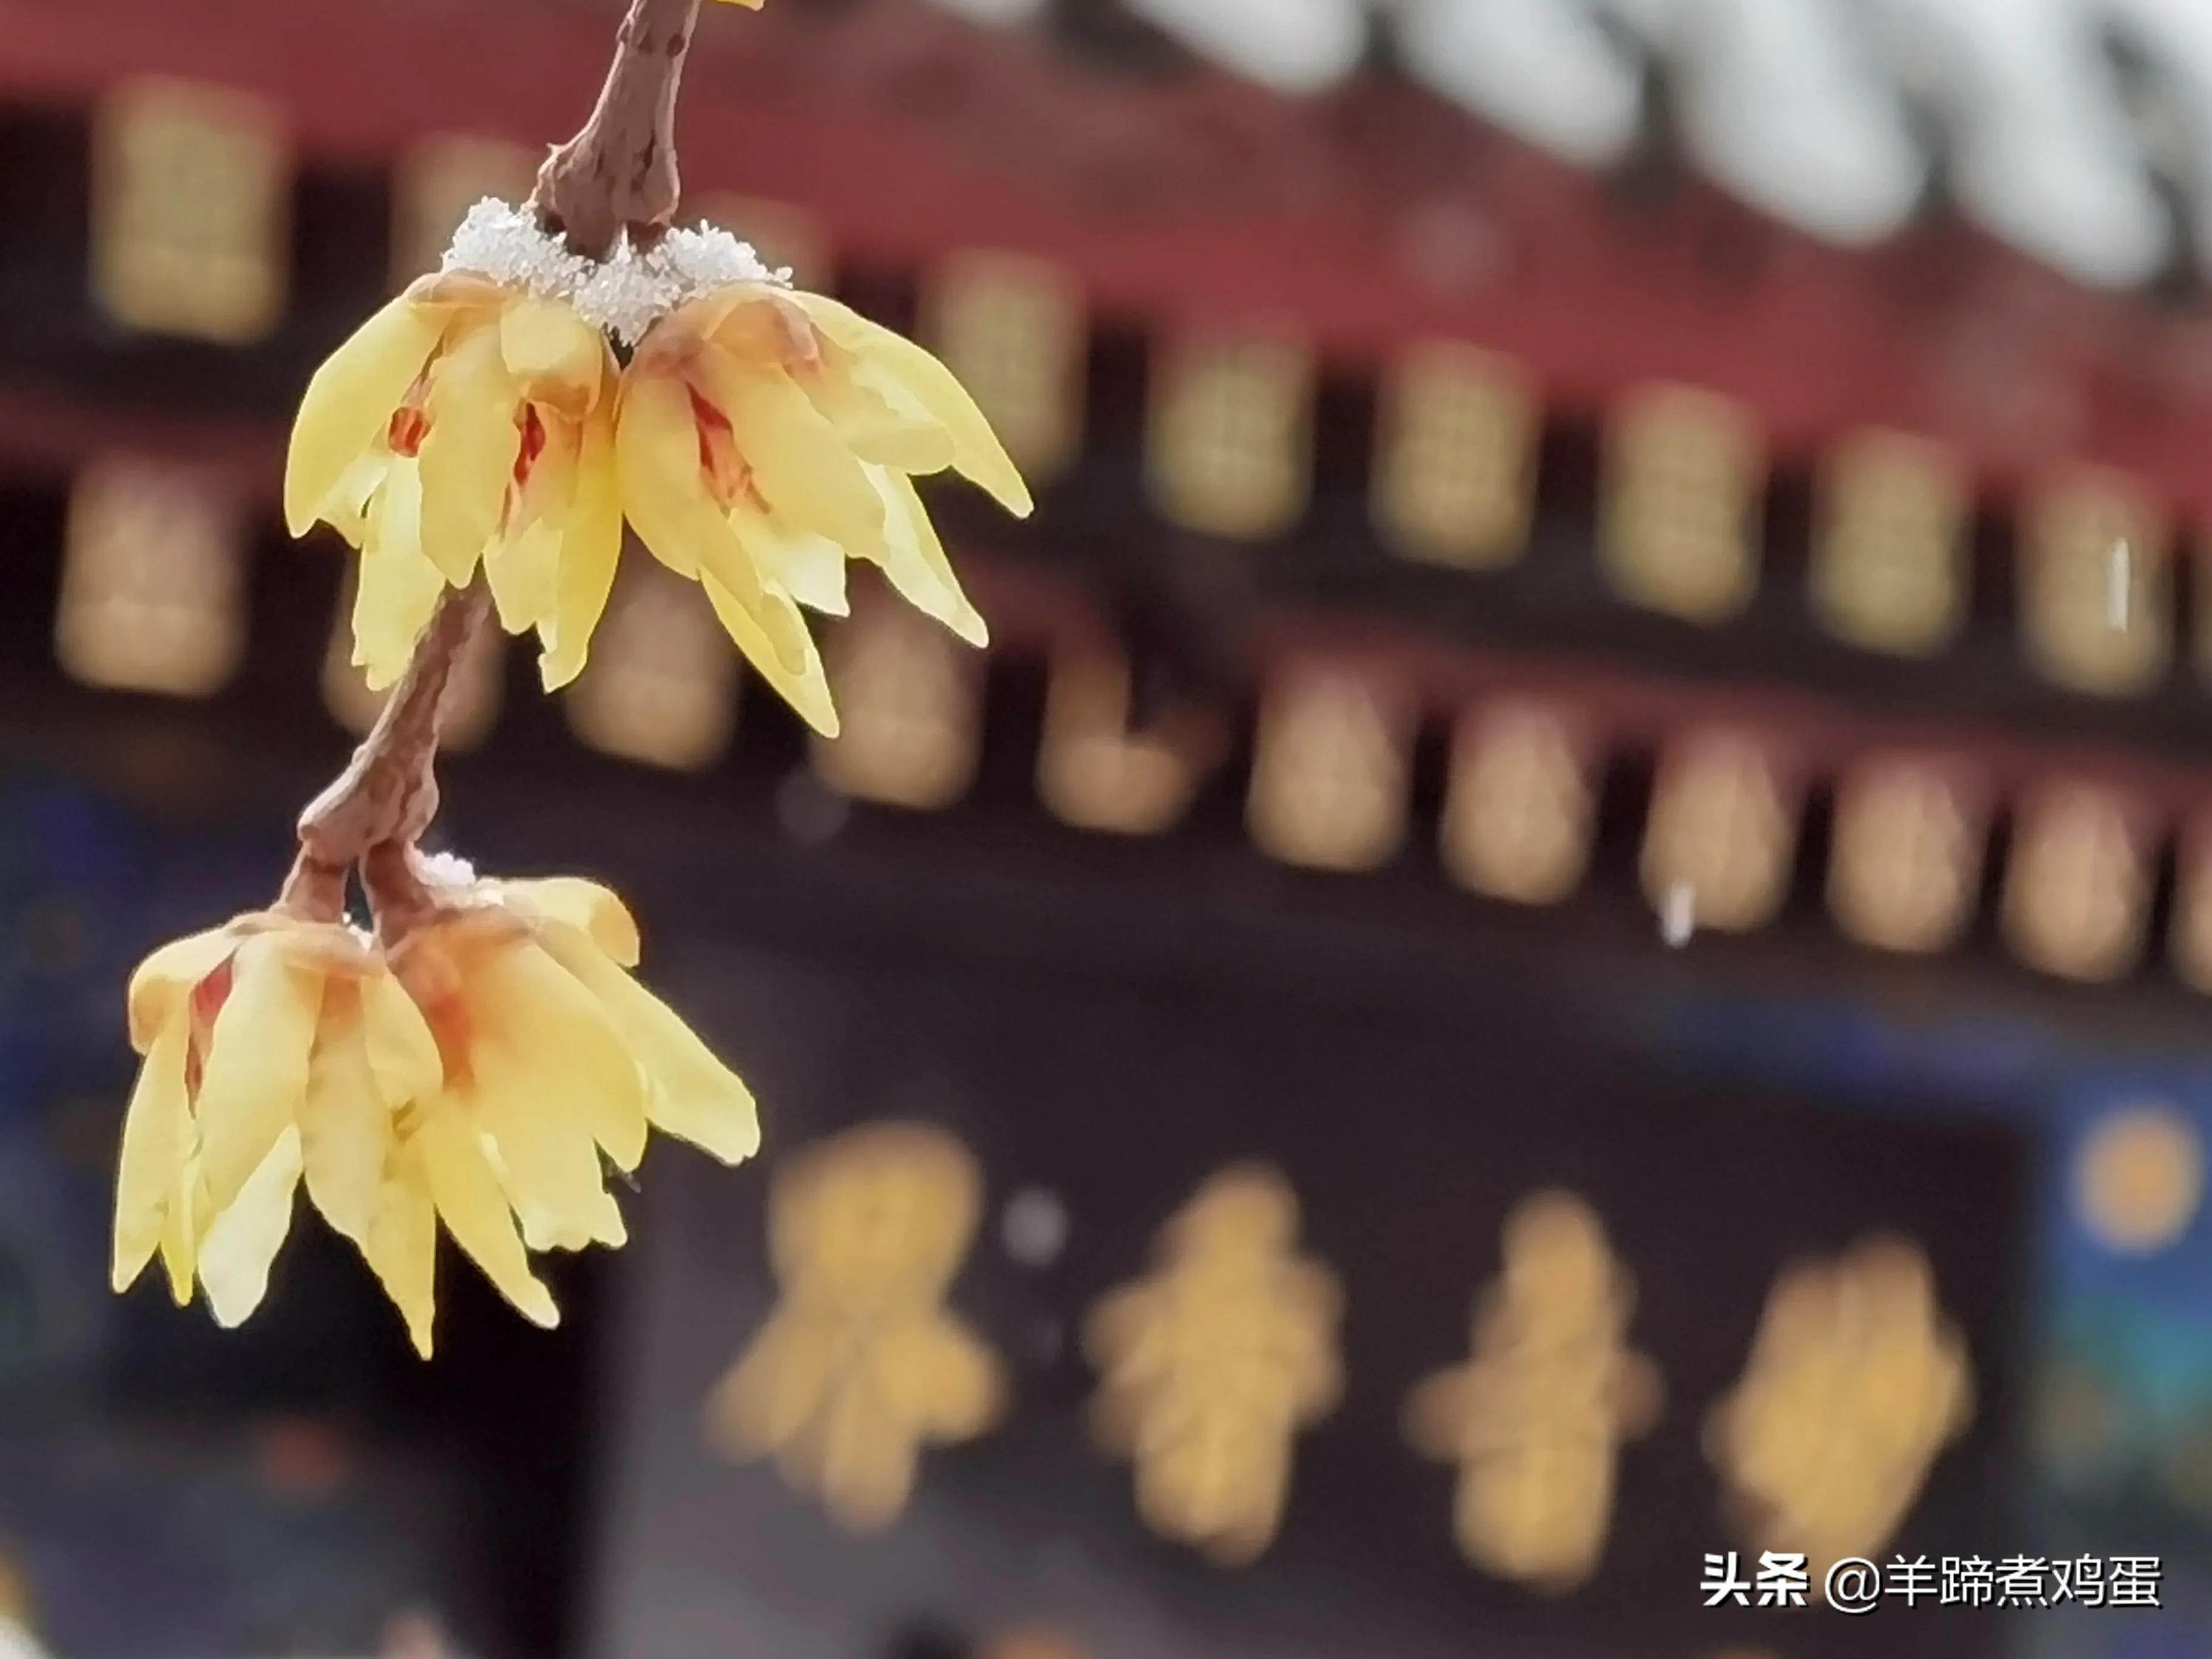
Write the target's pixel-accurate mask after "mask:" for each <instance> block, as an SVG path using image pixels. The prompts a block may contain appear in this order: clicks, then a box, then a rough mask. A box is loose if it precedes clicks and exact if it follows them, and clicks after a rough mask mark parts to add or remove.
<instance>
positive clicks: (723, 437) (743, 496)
mask: <svg viewBox="0 0 2212 1659" xmlns="http://www.w3.org/2000/svg"><path fill="white" fill-rule="evenodd" d="M691 424H692V426H693V427H694V428H696V430H697V432H698V434H699V471H701V472H702V474H703V475H705V477H706V480H707V493H708V495H712V496H713V497H714V504H715V505H716V506H717V507H720V508H721V509H722V510H723V511H724V512H727V511H728V510H729V509H730V508H731V507H734V506H736V505H737V504H738V502H739V501H750V503H752V504H753V505H754V506H756V507H758V506H760V505H761V498H760V492H759V491H758V490H757V489H755V488H754V487H753V470H752V468H750V467H749V466H747V465H745V458H744V456H742V455H740V454H739V453H738V435H737V431H736V429H735V428H732V426H731V425H730V417H729V416H726V415H725V414H723V413H722V411H721V410H719V409H717V408H715V407H714V404H711V403H708V401H707V399H706V398H702V397H701V396H700V395H699V393H698V392H697V390H696V388H695V389H693V390H692V392H691Z"/></svg>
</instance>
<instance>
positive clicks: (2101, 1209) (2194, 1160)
mask: <svg viewBox="0 0 2212 1659" xmlns="http://www.w3.org/2000/svg"><path fill="white" fill-rule="evenodd" d="M2073 1173H2074V1182H2073V1184H2074V1209H2075V1214H2076V1215H2077V1216H2078V1217H2079V1218H2081V1225H2082V1227H2083V1228H2084V1229H2085V1230H2086V1231H2087V1232H2088V1234H2089V1236H2090V1237H2092V1238H2093V1239H2095V1240H2096V1241H2097V1243H2100V1244H2101V1245H2103V1246H2104V1247H2105V1248H2106V1249H2108V1250H2112V1251H2115V1252H2117V1253H2118V1254H2119V1255H2155V1254H2156V1253H2157V1252H2159V1251H2160V1250H2163V1249H2166V1248H2167V1247H2168V1246H2169V1245H2172V1243H2175V1242H2176V1241H2177V1240H2179V1238H2180V1237H2181V1236H2182V1235H2183V1234H2184V1233H2185V1232H2186V1231H2188V1230H2189V1224H2190V1223H2191V1222H2192V1221H2194V1220H2196V1218H2197V1209H2198V1207H2199V1206H2201V1205H2202V1204H2203V1199H2204V1141H2203V1137H2202V1136H2201V1135H2199V1134H2198V1133H2197V1126H2196V1125H2195V1124H2194V1123H2192V1122H2191V1121H2189V1119H2187V1118H2186V1117H2185V1116H2183V1115H2181V1114H2180V1113H2179V1112H2178V1111H2176V1110H2175V1109H2173V1108H2172V1107H2171V1106H2166V1105H2148V1106H2130V1107H2125V1108H2123V1109H2119V1110H2118V1111H2112V1112H2108V1113H2106V1115H2104V1116H2103V1117H2101V1118H2100V1119H2098V1120H2097V1121H2096V1122H2094V1123H2093V1124H2091V1125H2090V1126H2089V1129H2088V1133H2087V1134H2085V1135H2084V1136H2083V1137H2082V1139H2081V1146H2080V1148H2079V1149H2078V1150H2077V1151H2076V1152H2075V1156H2074V1172H2073Z"/></svg>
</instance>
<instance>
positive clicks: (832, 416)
mask: <svg viewBox="0 0 2212 1659" xmlns="http://www.w3.org/2000/svg"><path fill="white" fill-rule="evenodd" d="M791 375H792V378H793V380H796V381H797V382H798V383H799V389H800V390H801V391H803V392H805V393H806V395H807V397H808V398H811V400H812V401H813V404H814V407H815V408H816V409H817V410H820V411H821V412H822V416H823V419H825V420H827V421H828V422H829V424H830V425H831V426H833V427H835V428H836V431H837V436H838V438H839V440H840V441H842V443H843V444H844V446H845V447H847V448H848V449H849V450H851V451H852V452H853V453H854V455H856V456H858V457H859V458H860V459H861V460H863V461H866V462H868V463H870V464H872V465H878V466H890V467H896V468H897V469H898V470H899V471H902V472H942V471H944V470H945V468H946V467H948V466H950V465H952V435H951V433H950V432H948V431H946V430H945V427H944V425H943V424H942V423H941V422H939V421H938V420H937V419H936V418H935V417H934V416H932V415H931V414H930V412H929V411H928V410H927V409H925V408H923V407H922V405H921V401H920V400H919V399H918V398H915V397H914V396H913V395H912V394H911V393H910V392H908V391H907V390H906V389H905V388H904V387H903V386H900V385H899V384H898V383H897V382H896V380H892V379H891V378H890V376H889V375H887V374H883V373H882V372H881V371H880V370H878V369H876V368H875V367H874V365H872V364H871V363H868V362H866V361H864V360H863V359H861V358H859V357H856V356H854V355H853V354H852V353H851V352H849V351H848V350H846V349H844V348H843V347H842V346H840V345H837V344H836V343H834V342H830V343H825V344H824V346H823V352H822V361H821V362H819V363H817V364H805V363H802V364H799V365H796V366H794V367H793V369H792V371H791Z"/></svg>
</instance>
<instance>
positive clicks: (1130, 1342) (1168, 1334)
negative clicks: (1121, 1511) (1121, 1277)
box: [1085, 1166, 1343, 1566]
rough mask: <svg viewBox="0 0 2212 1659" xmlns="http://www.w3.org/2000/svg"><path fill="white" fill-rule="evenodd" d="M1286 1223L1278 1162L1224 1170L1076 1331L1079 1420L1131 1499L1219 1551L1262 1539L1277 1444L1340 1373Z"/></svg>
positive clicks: (1331, 1401)
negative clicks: (1127, 1483) (1084, 1404)
mask: <svg viewBox="0 0 2212 1659" xmlns="http://www.w3.org/2000/svg"><path fill="white" fill-rule="evenodd" d="M1297 1231H1298V1203H1297V1196H1296V1195H1295V1194H1293V1193H1292V1192H1291V1188H1290V1184H1289V1183H1288V1182H1286V1181H1285V1180H1284V1179H1283V1177H1282V1176H1280V1175H1279V1174H1278V1173H1277V1172H1275V1171H1274V1170H1270V1169H1267V1168H1264V1167H1260V1166H1238V1167H1235V1168H1231V1169H1229V1170H1223V1171H1222V1172H1221V1173H1220V1174H1218V1175H1217V1176H1214V1177H1213V1178H1212V1180H1210V1181H1208V1182H1206V1184H1205V1186H1203V1187H1201V1188H1200V1189H1199V1191H1198V1194H1197V1195H1196V1196H1195V1197H1194V1198H1193V1199H1192V1200H1191V1201H1190V1202H1189V1203H1188V1205H1187V1206H1184V1208H1183V1209H1182V1212H1180V1213H1179V1214H1177V1215H1176V1217H1175V1218H1174V1219H1173V1220H1171V1221H1170V1222H1169V1223H1168V1225H1167V1226H1166V1227H1165V1228H1164V1229H1163V1230H1162V1232H1161V1235H1160V1242H1159V1246H1158V1257H1157V1260H1158V1266H1157V1267H1156V1269H1155V1271H1154V1272H1153V1273H1152V1275H1151V1277H1149V1278H1147V1279H1139V1280H1138V1281H1137V1282H1135V1283H1134V1284H1131V1285H1123V1286H1122V1287H1121V1288H1120V1289H1118V1290H1116V1291H1112V1292H1110V1293H1109V1295H1108V1296H1107V1297H1105V1298H1104V1299H1103V1301H1102V1302H1100V1303H1099V1304H1098V1305H1097V1308H1095V1309H1094V1310H1092V1312H1091V1318H1090V1321H1089V1323H1088V1325H1087V1327H1086V1328H1085V1347H1086V1348H1087V1350H1088V1352H1090V1355H1091V1360H1092V1363H1093V1364H1096V1365H1097V1368H1098V1370H1099V1374H1100V1379H1101V1380H1100V1383H1099V1389H1098V1393H1097V1396H1096V1397H1095V1399H1094V1400H1093V1401H1092V1406H1091V1418H1092V1423H1093V1425H1094V1427H1095V1429H1096V1431H1097V1436H1098V1438H1099V1442H1100V1443H1101V1445H1102V1446H1103V1448H1104V1449H1106V1450H1107V1451H1108V1452H1109V1454H1110V1455H1115V1456H1125V1457H1129V1458H1131V1459H1133V1461H1134V1462H1135V1465H1136V1480H1137V1508H1138V1510H1139V1512H1140V1513H1141V1514H1142V1515H1143V1516H1144V1517H1145V1520H1146V1523H1147V1524H1148V1525H1150V1526H1151V1527H1152V1528H1153V1530H1155V1531H1156V1532H1158V1533H1160V1534H1162V1535H1164V1536H1165V1537H1169V1538H1173V1539H1176V1540H1178V1541H1182V1542H1184V1543H1188V1544H1193V1545H1195V1546H1197V1547H1199V1548H1200V1549H1202V1550H1204V1551H1205V1552H1206V1553H1207V1554H1208V1555H1209V1556H1210V1557H1212V1559H1214V1560H1215V1561H1216V1562H1218V1563H1219V1564H1220V1565H1224V1566H1234V1565H1242V1564H1243V1563H1245V1562H1249V1561H1251V1560H1254V1559H1256V1558H1257V1557H1258V1556H1259V1555H1260V1554H1261V1553H1262V1552H1264V1551H1265V1550H1266V1549H1267V1546H1268V1544H1269V1543H1271V1542H1272V1541H1273V1539H1274V1536H1275V1529H1276V1528H1277V1527H1278V1525H1279V1523H1280V1522H1281V1520H1282V1515H1283V1506H1284V1504H1285V1501H1286V1500H1287V1498H1289V1495H1290V1486H1291V1449H1292V1443H1293V1442H1294V1441H1295V1440H1296V1438H1297V1432H1298V1431H1299V1430H1300V1429H1303V1428H1306V1427H1310V1425H1313V1424H1315V1423H1317V1422H1319V1421H1320V1420H1321V1419H1322V1418H1324V1417H1326V1416H1327V1415H1328V1413H1329V1412H1330V1411H1332V1410H1333V1409H1334V1407H1335V1404H1336V1400H1337V1395H1338V1394H1339V1392H1340V1388H1341V1385H1342V1369H1341V1364H1340V1360H1339V1357H1338V1352H1337V1322H1338V1319H1339V1317H1340V1315H1341V1312H1342V1305H1343V1304H1342V1297H1341V1296H1340V1292H1339V1291H1338V1288H1337V1283H1336V1279H1335V1276H1334V1274H1332V1273H1330V1272H1329V1271H1328V1269H1327V1268H1325V1267H1322V1266H1321V1265H1320V1264H1318V1263H1317V1262H1315V1261H1312V1260H1310V1258H1307V1257H1304V1256H1301V1255H1298V1254H1297Z"/></svg>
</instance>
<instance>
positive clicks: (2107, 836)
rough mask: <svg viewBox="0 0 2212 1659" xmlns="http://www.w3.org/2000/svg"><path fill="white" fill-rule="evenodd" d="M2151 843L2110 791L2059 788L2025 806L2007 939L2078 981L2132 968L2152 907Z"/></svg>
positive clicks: (2027, 957)
mask: <svg viewBox="0 0 2212 1659" xmlns="http://www.w3.org/2000/svg"><path fill="white" fill-rule="evenodd" d="M2147 841H2148V826H2147V825H2146V824H2145V823H2143V822H2142V817H2141V816H2140V814H2139V813H2138V812H2137V811H2136V809H2135V807H2134V805H2132V803H2131V802H2130V800H2129V799H2127V798H2126V797H2125V796H2124V795H2121V794H2118V793H2115V792H2113V791H2111V790H2107V789H2101V788H2098V787H2093V786H2092V785H2088V784H2079V783H2063V784H2053V785H2049V786H2046V787H2044V788H2042V789H2040V790H2039V791H2037V792H2036V793H2033V795H2031V796H2029V797H2028V798H2027V799H2024V800H2023V801H2022V802H2021V805H2020V808H2019V811H2018V814H2017V818H2016V821H2015V826H2014V830H2013V847H2012V858H2011V861H2010V863H2009V864H2008V866H2007V868H2006V870H2005V890H2004V928H2005V936H2006V938H2007V939H2009V940H2010V941H2011V944H2012V948H2013V950H2014V951H2015V952H2016V953H2017V954H2018V955H2019V956H2020V957H2021V960H2022V961H2024V962H2026V963H2028V964H2029V965H2030V966H2032V967H2035V968H2039V969H2042V970H2043V971H2044V972H2045V973H2047V974H2056V975H2059V976H2060V977H2061V978H2064V979H2073V980H2085V981H2087V980H2108V979H2116V978H2118V976H2119V975H2122V974H2124V973H2126V972H2127V971H2128V970H2129V969H2131V968H2133V967H2134V966H2135V964H2136V959H2137V957H2139V956H2140V955H2141V953H2142V935H2143V927H2144V924H2145V921H2146V920H2147V913H2148V909H2149V905H2150V868H2149V859H2148V850H2147V847H2146V842H2147Z"/></svg>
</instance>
